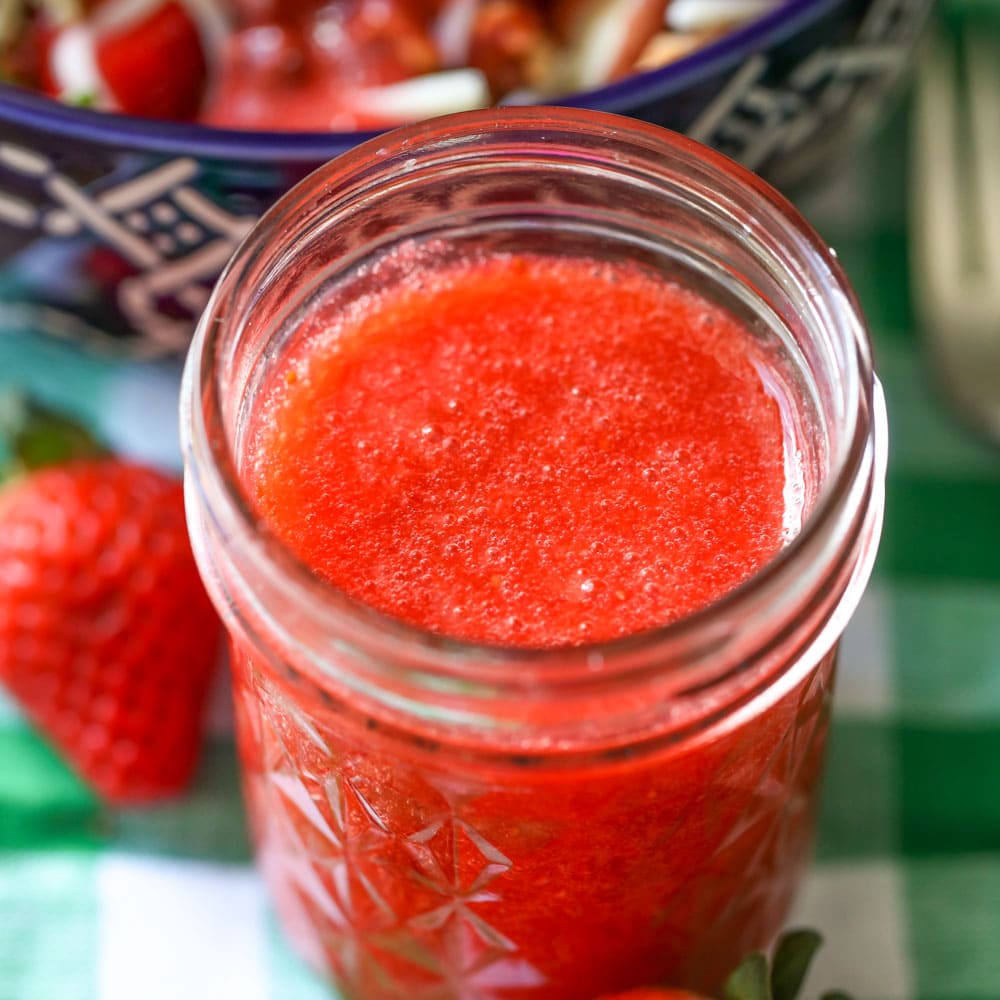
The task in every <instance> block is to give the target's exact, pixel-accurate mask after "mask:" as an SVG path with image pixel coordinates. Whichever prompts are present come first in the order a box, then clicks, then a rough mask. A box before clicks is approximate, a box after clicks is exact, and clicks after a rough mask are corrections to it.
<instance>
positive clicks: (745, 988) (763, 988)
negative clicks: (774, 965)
mask: <svg viewBox="0 0 1000 1000" xmlns="http://www.w3.org/2000/svg"><path fill="white" fill-rule="evenodd" d="M722 996H723V1000H772V996H771V978H770V976H769V974H768V962H767V956H766V955H765V954H764V953H763V952H760V951H755V952H753V953H751V954H750V955H747V957H746V958H745V959H743V961H742V962H740V964H739V965H738V966H737V967H736V969H735V970H734V972H733V974H732V975H731V976H730V977H729V978H728V979H727V980H726V985H725V986H724V987H723V991H722Z"/></svg>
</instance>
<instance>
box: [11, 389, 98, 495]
mask: <svg viewBox="0 0 1000 1000" xmlns="http://www.w3.org/2000/svg"><path fill="white" fill-rule="evenodd" d="M0 437H2V439H3V441H4V443H5V444H6V445H7V448H8V458H7V461H6V463H5V466H4V467H2V468H0V480H2V481H4V482H6V481H8V480H10V479H14V478H17V477H19V476H22V475H24V474H25V473H27V472H31V471H33V470H35V469H41V468H44V467H45V466H49V465H59V464H61V463H63V462H69V461H72V460H73V459H79V458H97V457H99V456H101V455H106V454H107V449H106V448H105V447H104V446H103V445H102V444H101V442H100V441H99V440H98V439H97V438H96V437H95V436H94V435H93V434H91V433H90V431H89V430H87V429H86V428H85V427H84V426H83V425H82V424H80V423H79V422H78V421H76V420H74V419H73V418H72V417H69V416H67V415H66V414H64V413H59V412H57V411H56V410H53V409H50V408H49V407H47V406H45V405H44V404H42V403H39V402H38V401H37V400H35V399H31V398H29V397H28V396H27V395H25V394H24V393H23V392H20V391H18V390H8V391H5V392H2V393H0Z"/></svg>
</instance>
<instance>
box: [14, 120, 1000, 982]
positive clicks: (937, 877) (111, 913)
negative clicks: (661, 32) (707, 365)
mask: <svg viewBox="0 0 1000 1000" xmlns="http://www.w3.org/2000/svg"><path fill="white" fill-rule="evenodd" d="M904 125H905V119H904V118H903V116H902V115H899V116H897V118H896V119H895V121H894V122H893V123H891V124H890V126H888V127H887V129H886V130H885V131H884V132H883V134H882V136H881V138H880V139H879V141H878V142H877V143H876V144H875V145H873V146H871V147H870V148H869V150H868V153H867V154H866V156H865V157H864V158H863V159H862V160H861V161H859V162H858V163H856V164H854V166H853V167H852V170H851V172H850V173H849V174H847V175H844V176H841V177H839V178H838V179H837V180H836V181H835V182H834V183H833V184H832V186H830V187H828V188H826V189H825V190H824V191H822V192H820V193H818V194H815V195H813V196H811V197H810V199H808V200H807V201H805V202H804V207H805V209H806V211H807V213H808V214H810V215H811V216H812V218H813V219H814V221H815V222H816V223H817V224H818V225H819V226H820V228H821V229H822V230H823V232H824V233H825V235H826V236H827V237H828V238H829V240H830V241H831V242H832V243H833V244H834V245H835V246H836V247H837V249H838V252H839V254H840V257H841V259H842V261H843V262H844V264H845V266H846V268H847V270H848V272H849V273H850V275H851V276H852V278H853V280H854V282H855V284H856V287H857V289H858V291H859V293H860V296H861V298H862V300H863V302H864V304H865V307H866V310H867V313H868V316H869V319H870V322H871V326H872V329H873V333H874V337H875V340H876V349H877V355H878V360H879V365H880V369H881V373H882V377H883V379H884V382H885V385H886V389H887V393H888V399H889V408H890V421H891V431H892V458H891V469H890V483H889V505H888V513H887V521H886V529H885V536H884V542H883V545H882V551H881V555H880V559H879V564H878V568H877V570H876V575H875V579H874V581H873V584H872V586H871V588H870V590H869V592H868V594H867V595H866V597H865V599H864V602H863V604H862V606H861V609H860V611H859V613H858V615H857V617H856V619H855V621H854V622H853V623H852V625H851V627H850V631H849V633H848V636H847V638H846V641H845V648H844V652H843V656H842V673H841V676H840V683H839V690H838V695H837V703H836V709H835V725H834V731H833V738H832V746H831V748H830V749H831V752H830V758H829V765H828V769H827V775H826V785H825V793H824V809H823V817H822V829H821V837H820V843H819V848H818V853H817V858H816V862H815V865H814V868H813V870H812V873H811V876H810V878H809V880H808V883H807V885H806V886H805V889H804V892H803V894H802V896H801V899H800V901H799V903H798V906H797V912H796V914H795V919H796V920H797V921H800V922H805V923H808V924H810V925H813V926H816V927H818V928H820V929H821V930H822V931H823V932H824V934H825V936H826V938H827V945H826V946H825V948H824V949H823V952H822V953H821V956H820V958H819V961H818V962H817V965H816V967H815V970H814V973H813V975H812V976H811V979H810V982H809V985H808V988H809V990H810V991H811V992H812V993H816V992H818V991H819V990H820V989H821V988H827V987H833V986H839V987H842V988H844V989H846V990H850V991H853V992H854V993H855V995H856V996H857V997H858V998H859V1000H1000V450H993V449H991V448H989V447H988V446H986V445H984V444H982V443H979V442H977V441H975V440H974V439H972V438H971V437H970V436H969V435H967V434H966V433H965V432H964V431H963V430H961V429H960V428H959V427H958V426H957V425H956V424H955V423H953V422H952V421H951V420H950V418H949V417H948V415H947V414H946V412H945V411H944V409H943V408H942V407H941V406H940V404H939V402H938V401H937V400H936V399H935V398H934V397H933V396H932V394H931V393H930V391H929V389H928V387H927V384H926V381H925V373H924V372H923V371H922V369H921V365H920V359H919V354H918V346H919V345H918V338H917V331H916V324H915V321H914V318H913V315H912V313H911V309H910V305H909V289H908V282H907V274H906V231H905V199H904V189H903V186H902V185H901V184H900V183H899V177H900V174H901V172H902V171H903V170H904V168H905V142H903V135H902V132H903V129H904ZM0 372H2V373H3V374H4V376H5V377H6V378H7V379H10V380H13V381H16V382H20V383H23V384H26V385H28V386H31V387H32V388H34V389H35V390H36V391H38V392H39V393H40V394H43V395H45V396H47V397H48V398H50V399H51V400H53V401H55V402H58V403H61V404H64V405H71V406H73V407H74V408H76V409H77V410H78V411H80V412H81V413H83V414H84V415H86V416H87V417H89V418H90V419H91V420H92V421H93V422H94V423H95V424H96V425H98V427H99V428H100V429H101V430H103V431H104V432H105V433H106V434H107V436H108V437H109V438H110V439H111V440H112V442H113V443H115V444H116V445H118V446H119V447H120V448H123V449H124V450H126V451H129V452H132V453H135V454H138V455H141V456H144V457H147V458H152V459H155V460H158V461H160V462H162V463H166V464H172V465H176V464H177V444H176V435H175V416H174V408H175V405H176V390H177V380H178V374H179V373H178V367H177V366H176V365H151V366H146V367H141V368H135V367H127V366H125V365H118V364H113V363H110V362H108V361H100V360H96V359H93V358H81V356H80V355H79V354H77V353H75V352H73V351H72V350H70V349H68V348H66V347H64V346H61V345H59V344H57V343H53V342H43V341H40V340H38V339H37V338H33V337H31V336H29V335H27V334H26V333H25V332H24V331H17V330H7V331H5V332H4V333H3V335H0ZM139 414H141V419H136V415H139ZM226 704H227V703H226V692H225V688H224V687H223V686H221V685H220V692H219V698H218V707H217V710H216V711H214V712H213V718H212V720H211V733H212V736H211V739H210V741H209V746H208V749H207V753H206V756H205V759H204V764H203V767H202V771H201V775H200V778H199V780H198V784H197V787H196V788H195V790H194V791H193V792H192V794H190V795H189V796H188V797H186V798H185V799H183V800H182V801H180V802H179V803H177V804H174V805H170V806H166V807H162V808H155V809H145V810H135V811H129V812H114V813H111V812H107V811H105V810H103V809H102V808H101V807H100V805H99V804H98V803H97V802H96V801H95V800H94V798H93V797H92V796H91V795H90V794H89V793H88V792H87V791H86V790H85V789H84V788H83V787H82V786H81V785H80V783H79V782H78V781H77V780H76V779H75V778H74V777H72V775H70V774H69V772H68V771H67V770H66V769H65V768H64V767H63V766H62V765H61V764H60V763H59V761H58V760H57V759H56V758H55V757H54V756H53V754H52V753H51V752H50V751H49V750H48V749H47V748H46V746H45V744H44V743H43V742H42V741H41V740H40V739H39V738H38V737H37V736H35V735H34V734H33V733H32V732H31V731H30V729H29V728H28V727H27V726H26V725H25V724H24V723H23V722H22V721H21V720H20V719H19V717H18V715H17V714H16V712H15V711H14V710H13V709H12V708H10V707H9V706H5V705H4V706H0V1000H140V998H141V1000H168V998H169V1000H178V998H182V1000H220V998H239V1000H312V998H315V1000H322V998H328V997H329V993H328V991H327V989H326V988H325V987H324V986H323V984H322V983H320V982H319V981H318V980H317V979H316V978H315V977H313V976H312V975H311V974H310V973H309V972H308V971H307V970H305V969H304V968H303V967H302V966H301V965H300V964H299V963H298V961H297V960H296V959H295V958H294V957H293V956H292V955H291V954H290V953H289V951H288V948H287V946H286V945H285V944H284V943H283V941H282V939H281V936H280V934H279V932H278V930H277V928H276V926H275V923H274V920H273V917H272V915H271V912H270V910H269V908H268V905H267V902H266V899H265V897H264V893H263V891H262V887H261V884H260V881H259V879H258V878H257V876H256V874H255V873H254V870H253V868H252V865H251V863H250V857H249V851H248V846H247V840H246V834H245V830H244V826H243V820H242V813H241V805H240V797H239V790H238V785H237V777H236V762H235V756H234V750H233V745H232V740H231V735H230V728H229V724H228V713H227V707H226Z"/></svg>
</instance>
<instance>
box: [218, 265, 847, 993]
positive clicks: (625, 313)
mask: <svg viewBox="0 0 1000 1000" xmlns="http://www.w3.org/2000/svg"><path fill="white" fill-rule="evenodd" d="M305 324H306V325H307V326H308V330H307V331H306V333H307V335H306V336H303V337H300V338H298V339H297V340H296V342H295V344H294V345H293V346H292V347H291V348H290V349H289V351H288V353H287V355H286V356H285V357H284V358H282V360H281V361H280V363H279V364H278V365H277V367H276V370H275V372H274V374H273V376H272V377H271V378H270V380H269V381H268V383H267V385H266V386H265V389H264V392H263V396H262V401H261V402H260V403H259V405H258V408H257V410H256V417H255V423H254V426H253V428H252V434H251V447H250V461H249V462H248V465H247V469H246V472H245V475H246V479H247V483H248V488H249V490H250V492H251V495H252V497H253V498H254V501H255V503H256V504H257V507H258V510H259V513H260V515H261V517H262V518H263V519H264V520H265V521H266V522H267V523H268V524H269V525H270V526H271V528H272V529H273V530H274V531H275V532H276V533H277V534H278V535H279V537H281V538H282V539H283V540H284V541H285V543H286V544H287V545H288V546H289V547H290V548H291V549H292V550H293V551H294V552H295V553H296V554H297V555H298V557H299V558H300V559H301V560H302V561H304V562H305V563H307V564H308V565H309V566H310V567H312V568H313V569H314V570H315V571H316V572H317V573H318V574H320V575H321V576H323V577H325V578H326V579H328V580H330V581H331V582H333V583H334V584H336V585H337V586H338V587H340V588H342V589H343V590H345V591H346V592H348V593H349V594H351V595H352V596H354V597H356V598H358V599H359V600H361V601H364V602H366V603H367V604H370V605H372V606H374V607H376V608H379V609H380V610H382V611H384V612H385V613H387V614H389V615H393V616H396V617H398V618H401V619H404V620H406V621H408V622H410V623H411V624H415V625H419V626H423V627H424V628H427V629H430V630H433V631H437V632H441V633H444V634H447V635H451V636H458V637H461V638H463V639H468V640H475V641H484V642H488V643H494V644H502V645H511V646H532V647H535V646H558V645H565V644H577V643H580V642H593V641H597V640H606V639H610V638H614V637H618V636H623V635H628V634H631V633H634V632H637V631H640V630H643V629H647V628H651V627H654V626H656V625H659V624H663V623H665V622H668V621H671V620H674V619H676V618H678V617H680V616H682V615H685V614H688V613H690V612H692V611H695V610H697V609H699V608H701V607H704V606H705V605H706V604H708V603H710V602H711V601H713V600H714V599H716V598H718V597H719V596H721V595H723V594H724V593H726V592H727V591H729V590H731V589H732V588H733V587H735V586H737V585H738V584H739V583H740V582H741V581H743V580H744V579H746V578H747V577H748V576H750V575H751V574H752V573H753V572H754V571H755V570H757V569H758V568H759V567H760V566H761V565H762V564H763V563H764V562H765V561H766V560H767V559H768V558H769V557H771V556H772V555H773V554H774V553H775V552H776V551H777V550H778V548H780V546H781V545H782V543H783V541H784V539H785V536H786V533H787V531H788V523H789V520H788V512H787V511H786V502H785V497H786V461H785V428H784V426H783V423H782V415H781V410H780V408H779V403H778V401H777V400H776V398H775V397H774V394H773V389H772V388H771V387H772V386H773V385H774V384H775V382H774V379H771V378H769V377H768V372H769V370H770V369H769V362H768V360H767V357H766V355H765V352H764V350H763V349H762V348H761V347H759V346H758V345H757V343H756V342H755V341H754V339H753V337H752V336H751V334H750V333H749V331H748V330H747V329H746V328H745V327H744V326H743V325H742V324H741V322H740V321H738V320H737V319H736V318H735V317H734V316H732V315H731V314H730V313H728V312H726V311H725V310H723V309H721V308H719V307H718V306H715V305H713V304H711V303H710V302H708V301H706V300H705V299H703V298H702V297H701V296H699V295H698V294H696V293H694V292H692V291H690V290H687V289H685V288H683V287H681V286H679V285H676V284H673V283H671V282H668V281H666V280H664V279H663V278H661V277H658V276H655V275H653V274H652V273H648V272H646V271H643V270H641V269H639V268H638V267H635V266H632V265H627V264H611V263H597V262H595V261H592V260H586V259H574V258H567V257H545V256H507V255H496V256H486V257H483V258H481V259H477V260H474V261H467V262H465V263H463V264H461V265H452V266H448V267H442V268H439V269H437V270H434V269H420V268H417V269H415V270H414V272H413V276H412V277H411V278H409V279H407V280H404V281H402V282H394V283H393V284H392V286H391V288H389V289H388V290H386V291H384V292H382V293H379V294H376V295H373V296H370V297H367V298H364V299H362V300H360V301H358V302H356V303H354V304H353V305H352V306H351V307H349V308H346V309H344V308H341V309H337V310H330V311H324V310H323V308H322V307H320V308H319V309H318V310H317V311H314V312H313V314H312V315H311V316H310V317H309V318H308V319H307V320H306V321H305ZM235 662H236V674H237V691H238V692H239V693H240V695H241V696H240V697H239V698H238V702H239V707H240V725H241V752H242V754H243V756H244V760H245V765H246V772H245V773H246V775H247V791H248V800H249V805H250V812H251V817H252V820H253V822H254V827H255V833H256V838H257V843H258V850H259V855H260V859H261V864H262V866H263V869H264V872H265V874H266V876H267V878H268V880H269V882H270V884H271V889H272V892H273V893H274V894H275V896H276V898H277V900H278V905H279V910H280V911H281V914H282V917H283V919H284V921H285V923H286V926H287V927H288V928H289V929H290V931H291V933H292V937H293V939H294V940H295V941H296V943H297V944H298V946H299V947H300V949H301V950H302V951H303V952H304V953H305V954H306V955H307V956H308V957H310V958H311V959H312V960H313V962H314V963H315V964H317V965H319V966H321V967H325V968H327V969H329V970H332V971H333V973H334V975H335V977H336V978H337V979H338V981H339V982H340V983H341V984H342V985H343V986H344V987H345V988H346V990H347V992H348V995H350V996H357V997H363V998H372V1000H382V998H386V1000H389V998H403V997H406V998H411V997H412V998H417V997H428V998H440V1000H445V998H452V997H457V998H462V1000H472V998H493V997H496V998H507V997H510V998H515V997H525V998H527V997H530V998H545V1000H556V998H566V1000H573V998H579V1000H585V998H588V997H592V996H595V995H596V994H597V993H599V992H601V991H605V990H611V989H617V988H623V987H626V986H630V985H637V984H640V983H651V982H654V981H660V980H664V979H666V980H668V981H671V982H675V983H677V984H681V985H686V986H689V987H696V988H711V987H715V986H717V985H718V983H719V981H720V980H721V978H722V977H723V976H724V975H725V973H726V971H727V970H728V969H729V968H730V967H731V966H732V965H733V964H734V963H735V962H736V961H737V960H738V958H739V957H740V955H741V954H742V953H743V952H744V951H745V950H747V949H749V948H751V947H759V946H761V945H763V944H765V943H766V941H767V939H768V937H769V936H770V935H771V934H773V933H774V932H775V931H776V930H777V928H778V927H779V926H780V922H781V919H782V916H783V913H784V910H785V908H786V906H787V903H788V900H789V896H790V893H791V890H792V887H793V885H794V883H795V881H796V880H797V878H798V876H799V874H800V870H801V868H802V865H803V864H804V862H805V859H806V857H807V853H808V846H809V837H810V831H811V826H812V808H811V797H812V794H811V793H812V791H813V788H814V785H815V782H816V778H817V774H818V768H819V761H820V759H821V753H822V744H823V740H824V736H825V730H826V704H827V697H826V695H827V689H828V681H829V674H830V669H831V658H830V657H828V658H827V660H826V661H825V662H824V663H823V664H821V665H820V666H819V668H817V669H816V670H815V671H814V672H812V673H811V674H810V675H809V676H808V677H807V678H805V679H804V680H801V681H800V682H797V684H796V685H795V686H794V688H792V689H790V690H785V691H784V692H783V693H781V694H780V696H776V697H775V698H774V699H772V700H771V701H770V702H769V703H768V704H767V706H766V710H765V709H764V708H761V709H760V710H758V711H756V712H753V711H751V712H749V713H747V712H744V713H743V715H742V717H741V718H740V719H738V720H737V721H733V720H729V722H728V723H726V724H720V725H719V726H717V727H716V728H715V729H714V730H713V729H712V728H711V727H710V728H709V729H708V730H706V731H702V732H701V733H700V734H699V735H698V736H696V737H694V738H692V739H689V740H687V741H685V742H682V743H677V744H673V745H670V744H668V745H667V746H666V747H665V748H661V749H660V750H658V751H657V752H655V753H645V754H637V755H635V757H634V758H631V757H629V756H627V755H622V754H620V753H619V754H610V753H609V754H606V755H603V756H602V755H601V754H600V753H595V754H594V755H593V757H592V759H590V760H588V761H585V762H584V763H580V761H579V760H578V759H576V758H574V759H573V760H572V761H571V762H569V763H563V764H558V763H557V764H556V765H555V766H550V765H551V759H550V760H549V761H548V762H547V763H546V764H545V765H540V766H533V765H531V764H526V763H524V761H520V764H519V758H517V757H515V756H513V755H512V756H511V757H510V759H509V760H506V761H503V760H501V761H500V762H499V763H498V762H497V761H496V760H493V761H492V762H491V763H489V764H486V763H483V762H482V761H479V762H477V761H476V760H475V759H474V757H473V756H469V755H458V756H456V755H449V753H448V750H447V748H444V749H442V750H440V751H437V752H435V750H434V749H433V748H431V749H428V748H427V747H426V746H422V745H420V744H419V743H417V744H410V743H407V742H406V741H405V740H400V739H398V738H396V737H395V736H390V735H388V734H387V733H386V732H383V729H382V727H381V726H380V725H377V724H376V723H375V721H374V720H371V719H365V718H363V713H361V712H352V711H351V709H352V705H351V704H350V700H351V699H350V695H346V696H344V695H341V696H340V698H341V700H340V701H338V699H334V698H329V697H327V698H326V699H321V698H320V697H319V695H318V692H315V691H314V692H312V694H310V693H309V691H305V692H303V691H301V690H295V689H294V687H292V686H289V682H288V681H287V680H286V679H284V678H282V677H281V676H280V675H279V674H278V673H276V672H274V670H273V669H272V668H271V667H270V666H268V665H266V664H264V663H261V662H258V661H255V660H251V659H250V657H249V656H247V655H245V654H240V653H239V652H238V653H237V656H236V657H235ZM345 698H346V702H345V701H344V700H343V699H345ZM303 709H304V711H303ZM600 749H601V748H600V747H598V748H596V750H600ZM543 756H544V755H543ZM539 759H540V758H539Z"/></svg>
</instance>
